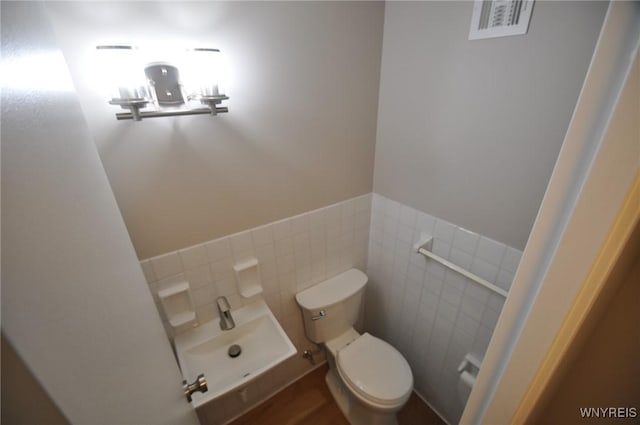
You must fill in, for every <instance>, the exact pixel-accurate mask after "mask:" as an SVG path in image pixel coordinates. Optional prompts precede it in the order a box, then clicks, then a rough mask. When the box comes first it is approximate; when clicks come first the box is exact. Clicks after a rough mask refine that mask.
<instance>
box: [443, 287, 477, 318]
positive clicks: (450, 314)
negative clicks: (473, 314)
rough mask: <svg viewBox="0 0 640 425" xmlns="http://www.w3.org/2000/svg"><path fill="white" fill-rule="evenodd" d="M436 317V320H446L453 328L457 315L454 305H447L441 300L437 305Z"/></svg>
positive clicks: (446, 302) (447, 303)
mask: <svg viewBox="0 0 640 425" xmlns="http://www.w3.org/2000/svg"><path fill="white" fill-rule="evenodd" d="M444 291H446V288H443V292H444ZM481 314H482V313H481ZM437 315H438V318H443V319H446V320H447V321H448V322H450V323H451V326H453V323H454V322H455V320H456V316H457V315H458V308H457V307H456V306H455V305H453V304H451V303H449V302H448V301H446V300H444V299H441V300H440V302H439V303H438V313H437Z"/></svg>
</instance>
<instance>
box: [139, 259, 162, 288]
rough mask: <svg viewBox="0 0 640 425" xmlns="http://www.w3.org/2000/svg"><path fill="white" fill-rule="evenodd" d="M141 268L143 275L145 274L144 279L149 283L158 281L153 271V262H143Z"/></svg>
mask: <svg viewBox="0 0 640 425" xmlns="http://www.w3.org/2000/svg"><path fill="white" fill-rule="evenodd" d="M140 267H142V273H144V278H145V279H146V280H147V283H151V282H155V281H156V280H158V278H157V277H156V274H155V272H154V271H153V266H152V265H151V260H144V261H141V262H140Z"/></svg>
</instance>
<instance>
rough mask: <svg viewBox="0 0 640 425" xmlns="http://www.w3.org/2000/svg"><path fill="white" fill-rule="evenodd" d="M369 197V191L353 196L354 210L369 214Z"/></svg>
mask: <svg viewBox="0 0 640 425" xmlns="http://www.w3.org/2000/svg"><path fill="white" fill-rule="evenodd" d="M371 198H372V196H371V194H370V193H368V194H366V195H362V196H358V197H356V198H353V203H354V208H355V212H356V213H359V212H364V213H367V215H369V214H370V213H371Z"/></svg>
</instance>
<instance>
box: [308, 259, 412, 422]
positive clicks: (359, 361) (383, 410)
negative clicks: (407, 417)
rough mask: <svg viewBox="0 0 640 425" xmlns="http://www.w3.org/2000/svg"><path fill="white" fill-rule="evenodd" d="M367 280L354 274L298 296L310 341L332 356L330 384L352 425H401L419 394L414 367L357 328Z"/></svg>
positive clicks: (362, 275)
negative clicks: (406, 408) (402, 416)
mask: <svg viewBox="0 0 640 425" xmlns="http://www.w3.org/2000/svg"><path fill="white" fill-rule="evenodd" d="M367 280H368V278H367V276H366V275H365V274H364V273H363V272H361V271H360V270H357V269H351V270H348V271H346V272H344V273H341V274H340V275H338V276H335V277H333V278H331V279H329V280H326V281H324V282H321V283H319V284H317V285H315V286H313V287H311V288H309V289H306V290H304V291H302V292H300V293H298V294H297V295H296V301H297V302H298V304H299V305H300V307H301V309H302V313H303V318H304V325H305V332H306V334H307V336H308V337H309V338H310V339H311V340H312V341H314V342H316V343H318V344H323V345H324V347H325V349H326V351H327V358H328V361H329V372H328V373H327V376H326V381H327V385H328V387H329V390H330V391H331V394H332V395H333V397H334V399H335V400H336V402H337V404H338V406H339V407H340V409H341V410H342V412H343V413H344V415H345V416H346V417H347V419H348V420H349V422H350V423H351V424H352V425H395V424H397V419H396V413H397V412H398V411H399V410H400V409H401V408H402V407H403V406H404V404H405V403H406V402H407V400H408V399H409V397H410V396H411V392H412V390H413V375H412V373H411V368H410V367H409V364H408V363H407V361H406V359H405V358H404V357H403V356H402V354H401V353H400V352H399V351H398V350H396V349H395V348H394V347H393V346H391V345H390V344H389V343H387V342H385V341H383V340H381V339H379V338H376V337H375V336H373V335H370V334H368V333H366V332H365V333H364V334H362V335H361V334H359V333H358V332H357V331H356V330H355V329H354V328H353V325H354V324H355V323H356V320H357V318H358V315H359V312H360V310H361V305H362V296H363V292H364V286H365V284H366V283H367Z"/></svg>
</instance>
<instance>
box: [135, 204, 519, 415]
mask: <svg viewBox="0 0 640 425" xmlns="http://www.w3.org/2000/svg"><path fill="white" fill-rule="evenodd" d="M424 233H427V234H431V235H433V236H434V245H433V250H434V252H435V253H436V254H438V255H439V256H441V257H443V258H446V259H448V260H450V261H452V262H454V263H455V264H457V265H459V266H461V267H463V268H466V269H468V270H470V271H471V272H473V273H475V274H477V275H479V276H480V277H482V278H484V279H486V280H488V281H490V282H495V283H496V285H498V286H500V287H502V288H503V289H505V290H509V288H510V286H511V281H512V280H513V276H514V274H515V271H516V269H517V267H518V264H519V261H520V257H521V255H522V253H521V252H520V251H518V250H516V249H513V248H511V247H508V246H505V245H504V244H501V243H499V242H496V241H493V240H491V239H488V238H486V237H484V236H481V235H478V234H476V233H473V232H470V231H468V230H465V229H463V228H460V227H458V226H456V225H454V224H451V223H448V222H446V221H444V220H441V219H438V218H436V217H433V216H430V215H428V214H425V213H423V212H421V211H417V210H415V209H413V208H410V207H408V206H406V205H402V204H400V203H398V202H395V201H393V200H391V199H388V198H385V197H383V196H381V195H378V194H367V195H363V196H359V197H356V198H352V199H349V200H346V201H343V202H339V203H337V204H333V205H330V206H327V207H324V208H320V209H317V210H314V211H310V212H307V213H304V214H300V215H297V216H293V217H290V218H287V219H284V220H280V221H277V222H274V223H271V224H268V225H265V226H260V227H257V228H254V229H250V230H247V231H243V232H240V233H236V234H233V235H229V236H225V237H223V238H219V239H215V240H213V241H209V242H206V243H203V244H199V245H195V246H192V247H189V248H185V249H181V250H179V251H175V252H171V253H168V254H164V255H160V256H157V257H153V258H149V259H146V260H143V261H141V263H140V264H141V266H142V269H143V271H144V273H145V276H146V278H147V282H148V283H149V288H150V291H151V293H152V294H153V297H154V300H155V301H156V305H157V306H158V310H159V311H160V316H161V317H162V320H163V322H164V324H165V328H166V329H167V333H168V335H169V337H170V338H172V337H173V334H174V332H175V331H174V330H173V329H172V328H171V327H170V326H169V325H168V323H167V321H166V317H165V316H164V313H163V311H162V309H161V307H160V303H159V299H158V297H157V291H158V289H159V288H162V286H163V284H166V283H167V282H171V281H175V280H176V279H184V280H187V281H188V282H189V283H190V286H191V290H192V295H193V299H194V303H195V305H196V314H197V319H198V321H199V322H200V323H204V322H207V321H209V320H212V319H214V318H216V317H217V308H216V306H215V299H216V297H218V296H221V295H224V296H226V297H227V298H228V299H229V301H230V303H231V307H232V309H236V308H238V307H240V306H242V305H243V304H244V301H243V298H242V297H240V295H239V294H238V290H237V287H236V282H235V275H234V272H233V265H234V264H235V263H236V262H238V261H241V260H243V259H245V258H247V257H249V256H254V257H256V258H257V259H258V260H259V262H260V273H261V278H262V284H263V287H264V292H263V294H262V296H263V298H264V299H265V301H266V302H267V304H268V305H269V307H270V308H271V310H272V311H273V313H274V314H275V316H276V318H277V319H278V320H279V322H280V324H281V325H282V327H283V328H284V330H285V331H286V332H287V334H288V335H289V337H290V339H291V341H292V342H293V343H294V345H295V346H296V348H297V349H298V351H299V354H300V353H301V352H302V351H303V350H305V349H309V348H314V345H313V343H311V342H310V341H308V340H307V339H306V337H305V334H304V326H303V323H302V316H301V313H300V309H299V308H298V306H297V304H296V302H295V294H296V293H297V292H299V291H301V290H303V289H305V288H308V287H309V286H311V285H313V284H315V283H318V282H320V281H322V280H325V279H328V278H330V277H332V276H335V275H336V274H338V273H340V272H342V271H345V270H348V269H349V268H351V267H356V268H359V269H361V270H366V272H367V274H368V275H369V284H368V285H367V291H366V305H365V328H366V329H367V330H368V331H369V332H371V333H372V334H374V335H377V336H380V337H381V338H383V339H385V340H387V341H389V342H390V343H391V344H393V345H394V346H395V347H397V348H398V349H399V350H400V351H401V352H402V353H403V355H404V356H405V357H406V358H407V360H408V361H409V364H410V365H411V368H412V370H413V373H414V379H415V383H414V385H415V389H416V391H417V392H418V393H419V394H420V395H421V396H422V397H423V398H424V400H425V401H427V402H428V403H429V404H430V405H431V406H432V408H433V409H434V410H436V411H437V412H438V413H439V414H440V415H441V416H442V417H443V419H445V420H446V421H447V422H448V423H450V424H453V423H457V422H458V420H459V418H460V415H461V414H462V410H463V408H464V403H463V401H461V400H459V397H458V390H457V385H458V374H457V367H458V365H459V364H460V362H461V361H462V359H463V358H464V355H465V354H466V353H468V352H472V353H474V354H476V355H477V356H478V357H479V358H482V357H483V356H484V353H485V351H486V348H487V345H488V344H489V340H490V339H491V335H492V333H493V328H494V327H495V324H496V322H497V319H498V316H499V315H500V311H501V309H502V305H503V303H504V299H503V298H502V297H501V296H499V295H496V294H494V293H492V292H490V291H489V290H487V289H484V288H483V287H481V286H478V285H476V284H475V283H473V282H470V281H468V280H467V279H466V278H464V277H463V276H461V275H459V274H457V273H455V272H453V271H450V270H448V269H446V268H445V267H444V266H442V265H440V264H438V263H435V262H434V261H432V260H428V259H426V258H425V257H424V256H422V255H420V254H417V253H413V252H412V246H413V244H414V243H415V242H416V241H417V240H418V239H419V238H420V236H421V235H422V234H424ZM180 331H182V329H178V332H180ZM318 360H319V361H322V360H324V359H323V358H318ZM312 368H313V367H312V366H311V365H310V364H309V362H308V361H306V360H304V359H303V358H302V356H301V355H296V356H295V357H294V358H292V359H290V360H288V361H286V362H285V363H283V364H281V365H280V366H278V367H276V368H275V369H274V370H272V371H270V372H268V373H267V374H265V375H264V376H262V377H260V378H258V379H257V380H256V381H255V382H254V385H252V387H251V388H252V389H251V391H250V392H249V394H248V401H247V402H246V403H243V402H241V401H240V398H239V396H238V395H237V394H235V393H231V394H228V395H226V396H224V397H221V398H220V399H218V400H216V401H213V402H212V404H211V406H208V408H207V409H206V412H205V410H203V411H202V412H201V413H202V414H205V413H206V416H207V418H208V421H213V422H214V423H224V422H226V421H228V420H229V419H231V418H234V417H236V416H238V415H239V414H241V413H243V412H245V411H247V410H248V409H250V408H251V407H252V406H254V405H256V404H257V403H259V402H261V401H262V400H264V399H265V398H267V397H269V396H271V395H272V394H274V393H275V392H276V391H278V390H279V389H281V388H282V387H284V386H286V385H287V384H288V383H290V382H292V381H295V380H296V379H298V378H300V377H301V376H302V375H304V374H305V373H307V372H309V371H310V370H311V369H312ZM201 410H202V409H201Z"/></svg>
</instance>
